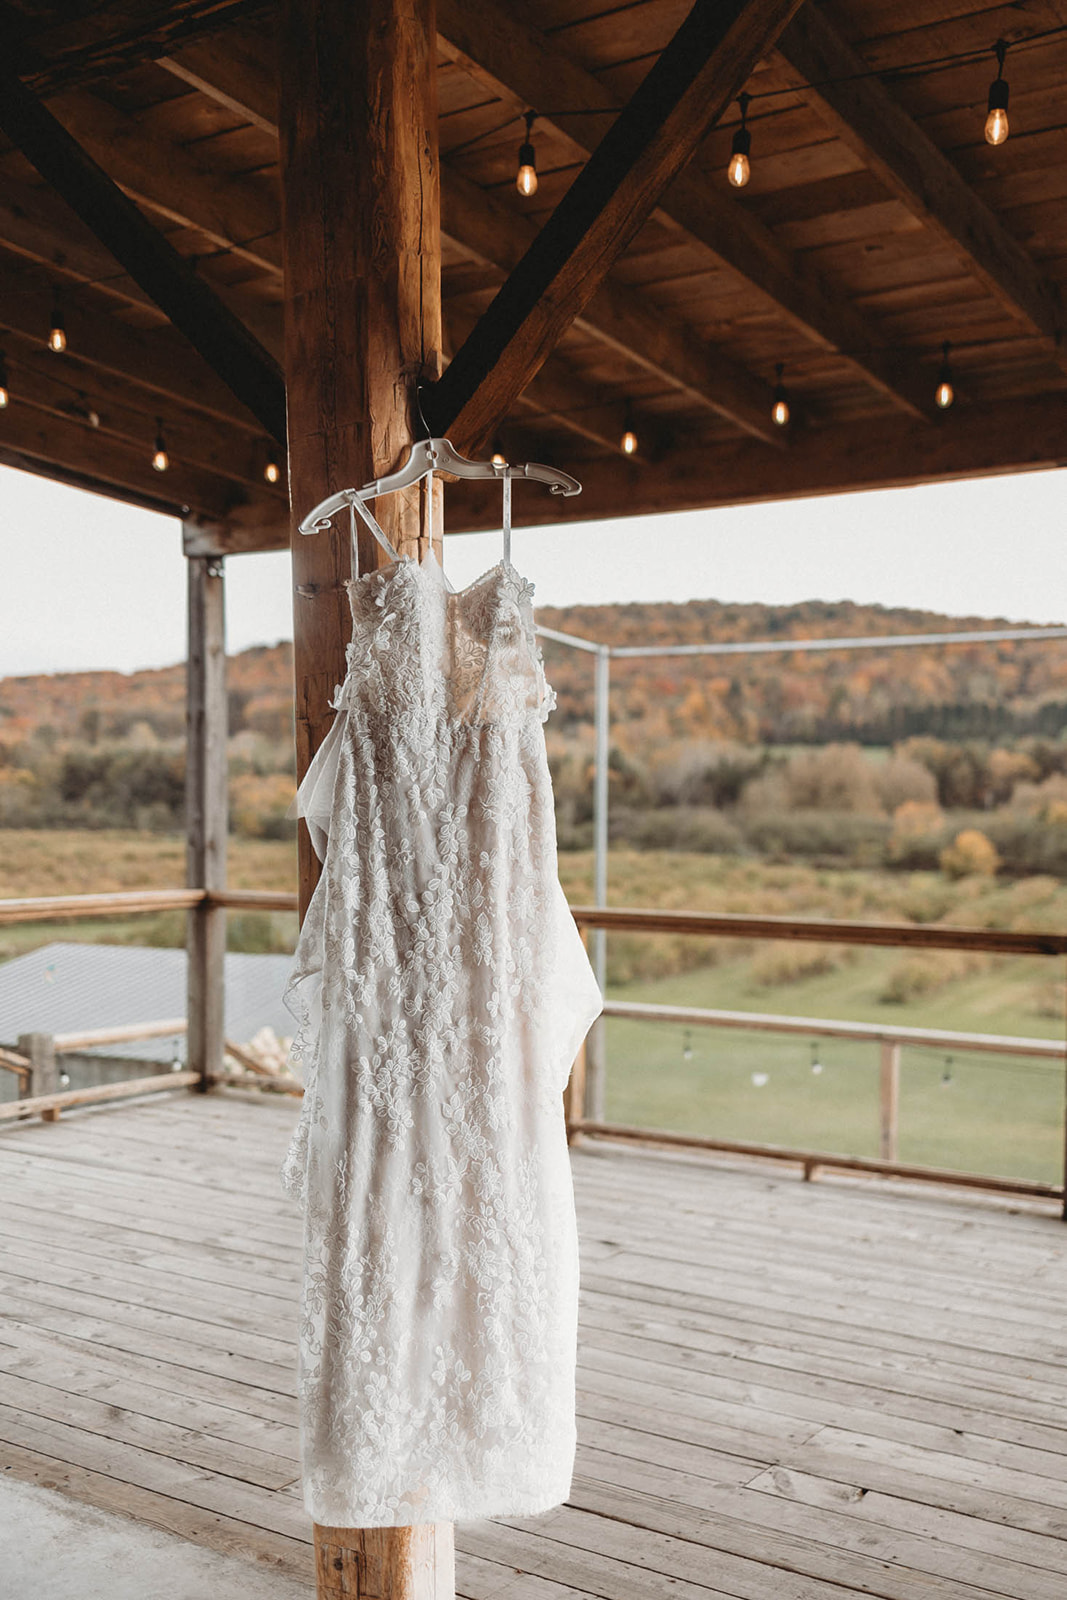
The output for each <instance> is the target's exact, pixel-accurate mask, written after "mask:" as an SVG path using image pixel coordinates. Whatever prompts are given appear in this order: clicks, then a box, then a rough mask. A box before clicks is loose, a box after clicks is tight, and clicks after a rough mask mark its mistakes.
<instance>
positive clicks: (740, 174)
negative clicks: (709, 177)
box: [726, 91, 752, 189]
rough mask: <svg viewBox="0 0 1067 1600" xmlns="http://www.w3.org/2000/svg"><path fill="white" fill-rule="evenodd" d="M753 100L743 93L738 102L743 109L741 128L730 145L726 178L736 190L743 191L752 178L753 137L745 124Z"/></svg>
mask: <svg viewBox="0 0 1067 1600" xmlns="http://www.w3.org/2000/svg"><path fill="white" fill-rule="evenodd" d="M751 99H752V96H751V95H750V94H746V93H744V92H743V91H742V93H741V94H740V95H739V96H738V101H737V103H738V105H739V106H740V107H741V126H740V127H739V128H738V129H737V132H736V133H735V134H734V137H733V141H732V143H731V145H730V164H729V166H728V167H727V168H726V176H727V177H728V178H729V180H730V182H731V183H732V184H733V186H734V188H735V189H743V188H744V187H745V184H746V183H747V182H748V180H749V178H750V177H751V176H752V164H751V162H750V161H749V159H748V158H749V156H750V155H751V153H752V135H751V134H750V133H749V131H748V127H747V125H746V122H745V118H746V117H747V116H748V107H749V103H750V101H751Z"/></svg>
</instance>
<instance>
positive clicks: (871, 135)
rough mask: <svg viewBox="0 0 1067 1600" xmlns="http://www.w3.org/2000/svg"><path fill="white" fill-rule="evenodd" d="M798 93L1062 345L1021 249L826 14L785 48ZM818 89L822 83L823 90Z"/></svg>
mask: <svg viewBox="0 0 1067 1600" xmlns="http://www.w3.org/2000/svg"><path fill="white" fill-rule="evenodd" d="M778 51H779V53H780V56H781V57H782V59H783V60H784V62H785V63H786V65H787V67H788V69H789V71H790V76H791V77H792V78H793V80H794V82H795V85H796V88H797V92H798V93H800V94H802V95H804V97H805V98H806V99H808V100H810V102H811V103H812V105H814V106H815V108H816V110H817V112H818V115H819V117H820V119H821V120H822V121H824V122H825V123H826V125H827V127H829V128H830V129H832V131H833V132H834V133H835V134H836V136H837V137H838V138H839V139H840V140H841V141H842V143H844V144H846V145H848V147H849V149H851V150H853V151H854V152H855V153H856V154H857V155H858V156H859V157H860V159H861V160H862V161H863V163H864V165H865V166H866V167H867V168H868V169H869V170H870V171H871V172H873V173H874V175H875V176H876V177H877V178H878V179H879V180H880V181H881V182H882V183H883V184H884V185H885V187H886V188H887V189H888V190H889V192H890V193H891V194H894V195H895V196H896V197H897V199H898V200H900V201H901V202H902V203H903V204H904V205H905V206H907V208H908V210H909V211H910V212H911V213H912V215H913V216H916V217H918V218H919V219H920V221H921V222H922V223H923V224H924V226H925V227H927V228H928V229H929V230H930V231H931V232H932V233H934V234H935V235H936V236H937V237H938V238H939V239H940V240H941V241H943V242H944V243H945V244H947V245H948V246H949V247H950V248H951V249H952V250H953V251H954V252H955V254H956V255H957V256H958V257H959V258H960V259H961V260H962V262H963V264H964V265H965V267H966V268H967V269H968V270H969V271H970V272H973V274H974V275H975V277H977V278H978V279H979V281H980V282H981V283H983V284H984V285H985V287H986V288H987V289H988V290H989V292H990V293H991V294H992V295H993V297H994V298H995V299H996V300H997V301H998V303H999V304H1000V305H1001V306H1003V307H1004V309H1005V310H1006V311H1008V312H1010V313H1011V314H1012V316H1014V317H1017V318H1019V319H1020V320H1021V321H1022V322H1024V323H1025V324H1026V325H1027V326H1028V327H1030V328H1032V329H1033V330H1035V331H1036V332H1037V333H1039V334H1042V335H1043V336H1044V337H1045V338H1047V339H1049V340H1050V341H1052V342H1053V344H1055V341H1056V340H1057V337H1058V336H1059V334H1060V332H1061V331H1062V328H1063V308H1062V306H1061V304H1060V303H1059V299H1058V296H1057V294H1056V292H1055V290H1054V289H1053V288H1052V286H1051V285H1050V284H1048V283H1046V282H1045V280H1044V279H1043V278H1042V275H1041V273H1040V271H1039V270H1038V268H1037V266H1036V265H1035V264H1034V262H1033V261H1032V260H1031V259H1030V257H1029V256H1028V255H1027V253H1026V251H1025V250H1024V249H1023V247H1022V245H1020V244H1019V243H1018V241H1017V240H1015V239H1013V238H1012V237H1011V235H1010V234H1009V233H1008V230H1007V229H1006V228H1005V227H1004V225H1003V223H1002V222H1001V221H1000V220H999V218H998V217H997V216H996V215H995V214H994V213H993V212H992V211H991V210H990V209H989V207H988V206H987V205H986V204H985V202H984V201H983V200H981V199H980V198H979V196H978V195H977V194H975V192H974V190H973V189H972V188H971V187H970V185H969V184H968V183H966V182H965V180H964V179H963V178H962V177H961V176H960V174H959V172H958V171H957V170H956V168H955V167H954V166H953V165H952V162H951V161H950V160H949V159H948V157H947V156H945V155H943V154H942V152H941V151H940V150H939V149H938V148H937V146H936V145H935V144H934V143H933V141H932V140H931V139H929V138H927V136H926V134H925V133H924V132H923V131H922V129H921V128H920V127H918V125H917V124H916V123H915V122H914V121H913V120H912V118H911V117H909V116H908V114H907V112H906V111H904V110H903V109H902V108H901V107H900V106H899V105H898V104H897V103H896V101H895V100H894V99H893V97H892V95H890V94H889V92H888V91H887V90H886V89H885V88H884V87H883V86H882V84H881V83H880V82H879V81H878V79H877V78H873V77H871V76H869V75H867V74H868V69H867V64H866V62H865V61H864V60H863V59H862V57H861V56H859V55H858V54H857V52H856V51H855V50H853V49H852V47H851V45H849V44H848V43H847V42H846V40H844V39H843V38H842V37H841V35H840V34H839V33H838V32H837V30H836V29H835V28H834V27H833V25H832V24H831V23H830V22H829V21H828V20H827V18H826V17H825V16H824V15H823V13H822V12H821V11H820V10H819V9H818V8H817V7H816V6H814V5H812V4H810V3H809V4H807V5H805V7H804V9H803V11H802V12H801V13H800V14H799V15H798V16H797V18H796V19H795V21H794V22H793V23H792V25H791V26H790V27H789V28H788V29H786V30H785V31H784V32H783V34H782V36H781V38H780V39H779V41H778ZM810 84H817V85H819V87H818V88H816V89H811V88H809V85H810Z"/></svg>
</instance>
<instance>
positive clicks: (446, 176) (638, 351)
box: [441, 167, 781, 445]
mask: <svg viewBox="0 0 1067 1600" xmlns="http://www.w3.org/2000/svg"><path fill="white" fill-rule="evenodd" d="M441 223H442V227H443V229H444V231H445V233H446V234H447V235H448V237H449V239H451V240H452V241H453V242H454V243H455V245H456V246H457V247H458V248H459V249H460V250H462V251H463V252H464V254H466V255H468V256H470V257H471V258H472V259H474V260H477V261H483V262H486V263H487V264H488V265H490V266H492V267H496V268H498V269H499V270H500V271H501V272H505V273H506V272H510V271H512V270H514V268H515V267H516V266H517V265H518V263H519V262H520V261H521V260H522V259H523V256H524V255H525V253H526V252H527V250H529V249H530V248H531V246H532V245H533V243H534V241H535V240H536V239H537V237H538V229H537V227H536V226H535V224H534V223H532V222H528V221H527V220H526V218H525V217H521V216H519V214H518V213H517V212H516V211H514V210H513V209H512V208H511V207H510V206H506V205H504V204H503V203H502V202H501V201H499V200H497V199H495V198H494V197H493V196H492V195H489V194H487V193H486V192H485V190H484V189H479V187H478V185H477V184H475V183H471V182H469V181H468V179H466V178H463V177H461V176H460V175H459V173H457V172H453V171H450V170H449V169H448V168H446V167H445V168H442V172H441ZM574 323H575V326H576V327H579V328H581V329H583V330H584V331H585V332H587V333H590V334H592V335H593V336H594V338H597V339H599V340H601V341H602V342H604V343H607V344H610V345H611V346H613V348H614V349H616V350H617V351H618V352H619V353H620V355H622V356H624V357H626V358H628V359H630V360H632V361H635V362H636V363H637V364H638V366H640V367H643V368H644V369H645V371H646V372H649V373H651V374H652V375H653V376H654V377H656V378H658V379H660V380H661V381H662V382H664V383H666V384H667V385H669V387H670V388H672V389H676V390H680V391H681V392H682V393H683V394H685V395H686V396H687V398H688V399H689V400H691V401H692V403H693V404H694V405H696V406H698V407H699V408H701V409H705V408H706V409H709V410H711V411H715V412H717V413H718V414H719V415H720V416H723V417H725V418H726V419H727V421H729V422H732V423H733V424H734V425H735V426H737V427H739V428H741V429H742V431H743V432H745V433H750V434H752V435H753V436H754V437H755V438H758V439H763V440H764V441H765V442H766V443H771V444H775V445H778V444H780V443H781V434H780V430H776V429H775V426H774V423H773V422H772V421H771V406H772V404H773V393H772V390H771V387H770V385H769V384H766V383H764V382H762V380H760V379H759V378H756V377H754V376H753V374H752V373H751V372H749V371H748V370H747V368H745V367H742V366H740V365H739V364H738V363H737V362H735V361H731V360H730V358H729V357H728V356H725V355H723V354H722V352H721V351H718V350H715V349H714V348H712V347H709V346H708V345H707V344H706V343H705V342H704V340H703V339H702V338H701V337H700V335H698V334H697V333H696V332H695V331H694V330H693V329H692V328H689V327H687V326H686V325H685V324H684V323H682V322H680V321H678V320H676V319H675V318H672V317H668V316H667V315H666V314H665V313H664V312H661V311H659V310H657V309H656V308H655V307H654V306H652V305H650V303H649V302H648V301H647V300H646V299H645V298H644V296H642V295H640V294H638V293H636V292H635V291H634V290H633V289H630V288H628V287H627V286H626V285H625V284H621V283H615V282H612V281H611V280H610V279H608V280H606V281H604V282H602V283H601V284H600V286H599V288H598V289H597V291H596V293H595V295H594V296H593V297H592V299H590V300H589V302H588V303H587V304H586V305H585V307H584V309H583V310H582V311H580V312H579V313H578V314H577V315H576V317H575V318H574Z"/></svg>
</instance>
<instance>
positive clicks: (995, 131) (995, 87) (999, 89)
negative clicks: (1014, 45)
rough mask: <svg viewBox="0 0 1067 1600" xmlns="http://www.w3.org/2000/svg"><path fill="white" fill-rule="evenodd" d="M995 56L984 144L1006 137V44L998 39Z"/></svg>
mask: <svg viewBox="0 0 1067 1600" xmlns="http://www.w3.org/2000/svg"><path fill="white" fill-rule="evenodd" d="M993 51H994V54H995V55H996V58H997V75H996V77H995V78H994V79H993V82H992V83H991V84H990V85H989V104H988V107H987V116H986V119H985V140H986V144H1003V143H1004V141H1005V139H1006V138H1007V137H1008V132H1009V129H1008V84H1007V80H1006V79H1005V77H1004V57H1005V56H1006V55H1007V53H1008V46H1007V44H1006V43H1005V42H1004V40H1003V39H998V40H997V42H996V44H995V45H994V46H993Z"/></svg>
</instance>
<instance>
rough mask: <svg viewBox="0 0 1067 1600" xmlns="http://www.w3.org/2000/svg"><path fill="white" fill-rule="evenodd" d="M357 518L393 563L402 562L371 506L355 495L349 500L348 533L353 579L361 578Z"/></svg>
mask: <svg viewBox="0 0 1067 1600" xmlns="http://www.w3.org/2000/svg"><path fill="white" fill-rule="evenodd" d="M357 516H358V517H360V518H361V519H362V521H363V522H365V523H366V525H367V527H368V528H369V529H370V531H371V533H373V535H374V537H375V538H376V539H377V541H378V543H379V544H380V545H381V547H382V549H383V550H384V551H385V552H386V554H387V555H388V556H389V558H390V560H392V561H399V560H400V557H399V555H398V554H397V552H396V551H395V550H394V549H393V547H392V545H391V544H390V543H389V540H388V539H387V538H386V537H385V530H384V529H383V528H382V526H381V524H380V523H379V521H378V519H377V517H376V516H375V515H374V513H373V511H372V510H371V509H370V507H369V506H367V505H364V503H363V501H362V500H360V499H358V498H357V497H356V496H355V495H353V496H352V498H351V500H349V502H348V531H349V536H350V538H351V540H352V576H353V578H358V577H359V540H358V538H357V537H356V517H357Z"/></svg>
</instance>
